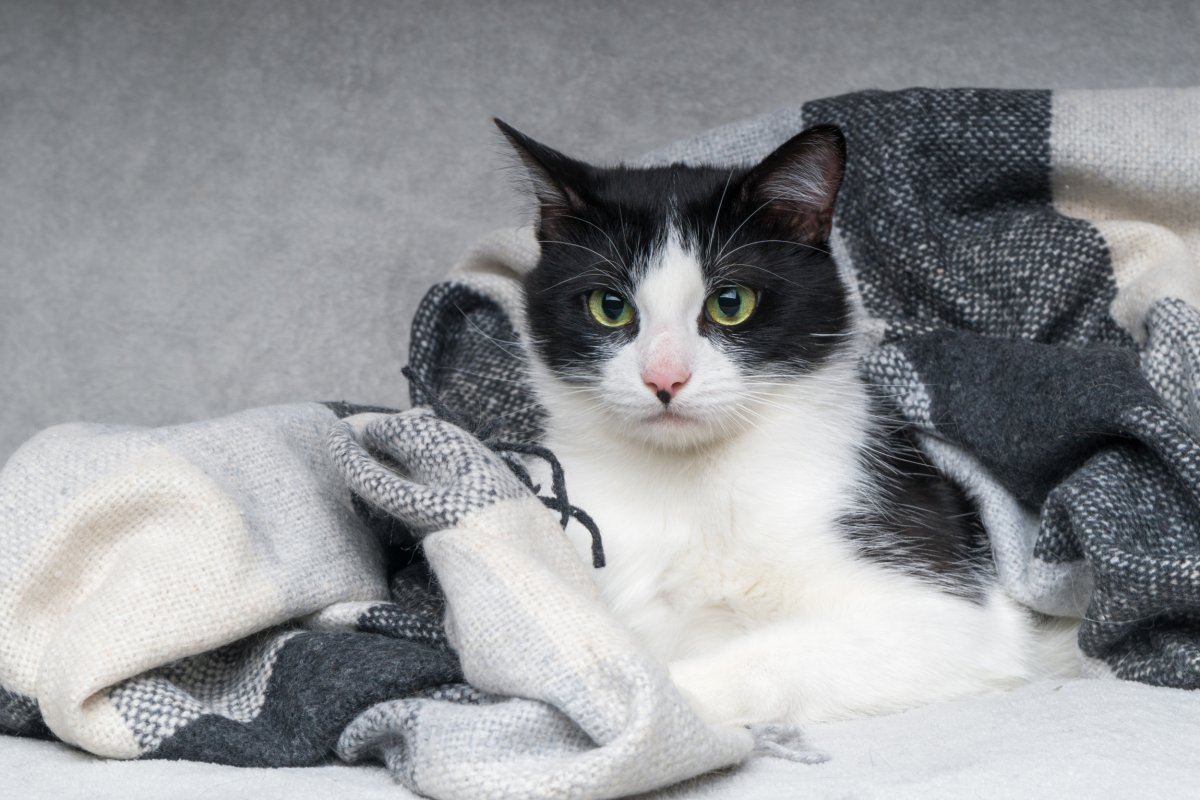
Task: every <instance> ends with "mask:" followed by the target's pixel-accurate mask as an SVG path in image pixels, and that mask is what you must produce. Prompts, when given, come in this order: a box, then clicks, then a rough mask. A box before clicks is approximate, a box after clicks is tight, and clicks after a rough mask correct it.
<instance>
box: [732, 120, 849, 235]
mask: <svg viewBox="0 0 1200 800" xmlns="http://www.w3.org/2000/svg"><path fill="white" fill-rule="evenodd" d="M845 165H846V137H845V136H843V135H842V131H841V129H839V128H837V127H835V126H833V125H817V126H815V127H812V128H808V129H807V130H805V131H802V132H801V133H799V134H797V135H796V136H793V137H792V138H791V139H788V140H787V141H786V142H784V143H783V144H782V145H780V146H779V147H778V148H776V150H775V152H773V153H771V154H770V155H769V156H767V157H766V158H765V159H763V160H762V162H761V163H759V165H758V166H756V167H754V168H753V169H752V170H750V173H749V174H748V175H747V176H746V179H745V182H744V183H743V184H742V187H743V193H744V195H745V197H746V201H747V203H749V204H750V205H751V206H752V207H753V208H754V209H758V208H760V207H765V210H766V211H768V213H770V214H771V215H772V216H774V217H775V218H776V219H778V220H780V221H781V222H782V223H783V224H785V225H787V226H788V227H789V228H790V229H791V230H792V232H793V234H795V235H796V236H797V237H799V239H800V240H801V241H809V242H825V241H828V240H829V236H830V233H831V231H832V229H833V207H834V201H835V200H836V199H837V193H838V189H839V188H840V187H841V185H842V174H843V172H844V170H845Z"/></svg>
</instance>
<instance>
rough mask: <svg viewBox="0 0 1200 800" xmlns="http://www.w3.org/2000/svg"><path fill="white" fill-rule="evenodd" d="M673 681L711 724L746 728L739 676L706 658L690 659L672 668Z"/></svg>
mask: <svg viewBox="0 0 1200 800" xmlns="http://www.w3.org/2000/svg"><path fill="white" fill-rule="evenodd" d="M668 670H669V671H670V673H671V681H672V682H674V684H675V687H676V688H677V689H679V691H680V693H681V694H682V695H683V696H684V697H685V698H686V699H687V700H688V702H689V703H691V706H692V709H693V710H695V712H696V714H697V715H698V716H699V717H700V719H702V720H704V721H705V722H707V723H708V724H709V725H744V724H747V723H746V722H745V721H744V720H743V719H742V717H743V716H744V713H743V711H744V710H743V709H741V708H740V704H739V702H738V697H737V695H738V694H739V690H738V687H737V684H736V677H735V676H732V675H728V674H726V673H725V672H724V671H722V670H720V669H718V668H715V667H714V665H713V664H712V663H711V662H707V661H706V660H705V659H699V658H690V659H684V660H681V661H674V662H672V663H671V664H670V665H668Z"/></svg>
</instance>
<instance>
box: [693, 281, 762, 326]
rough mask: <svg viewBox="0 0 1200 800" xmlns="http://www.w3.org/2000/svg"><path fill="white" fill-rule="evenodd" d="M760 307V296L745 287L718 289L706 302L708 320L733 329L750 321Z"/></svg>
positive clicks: (705, 309) (705, 308)
mask: <svg viewBox="0 0 1200 800" xmlns="http://www.w3.org/2000/svg"><path fill="white" fill-rule="evenodd" d="M757 305H758V295H757V294H755V292H754V290H753V289H749V288H747V287H745V286H726V287H724V288H721V289H717V290H716V291H715V292H713V293H712V294H710V295H709V296H708V299H707V300H705V301H704V311H705V313H707V314H708V318H709V319H710V320H712V321H713V322H715V323H717V324H718V325H724V326H726V327H732V326H733V325H741V324H742V323H743V322H745V321H746V320H748V319H750V315H751V314H753V313H754V308H755V307H756V306H757Z"/></svg>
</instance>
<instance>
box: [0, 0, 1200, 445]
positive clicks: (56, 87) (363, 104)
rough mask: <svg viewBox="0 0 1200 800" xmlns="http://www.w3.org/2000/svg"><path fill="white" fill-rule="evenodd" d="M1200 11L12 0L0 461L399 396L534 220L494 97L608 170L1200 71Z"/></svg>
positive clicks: (1, 128)
mask: <svg viewBox="0 0 1200 800" xmlns="http://www.w3.org/2000/svg"><path fill="white" fill-rule="evenodd" d="M1198 41H1200V2H1195V1H1193V0H1177V2H1162V1H1161V0H1150V1H1147V2H1138V3H1136V4H1135V3H1132V2H1129V0H1121V1H1117V0H1102V1H1096V0H1093V1H1091V2H1083V1H1081V0H1072V1H1071V2H1064V1H1063V0H1060V1H1059V2H1055V3H1048V2H1046V3H1043V2H1013V0H994V1H993V2H990V3H987V4H986V5H983V4H980V5H975V4H968V3H953V2H949V1H948V0H941V2H913V1H910V0H890V1H888V0H875V1H874V2H872V1H871V0H853V1H850V0H824V2H792V3H782V2H754V3H750V2H746V3H734V2H691V3H688V2H660V3H650V2H641V3H620V2H612V3H599V2H596V3H589V4H568V3H562V2H532V1H530V2H510V3H501V2H483V1H481V0H476V1H475V2H462V1H460V2H445V3H432V2H431V3H416V2H366V0H360V1H359V2H319V3H318V2H294V1H293V2H240V3H233V2H164V3H147V2H119V3H118V2H86V3H85V2H77V3H68V2H48V1H47V0H27V1H23V0H0V277H2V278H3V281H2V283H0V460H3V459H5V458H7V456H8V455H9V454H10V453H11V452H12V450H13V449H14V448H15V447H16V446H17V445H18V444H19V443H20V442H21V441H22V440H24V439H25V438H27V437H28V436H30V435H31V434H32V433H34V432H35V431H36V430H38V429H39V428H42V427H45V426H47V425H50V424H53V423H56V422H61V421H67V420H73V419H85V420H102V421H114V422H129V423H137V424H166V423H171V422H176V421H184V420H189V419H195V418H201V417H208V416H214V415H218V414H222V413H225V412H228V411H232V410H235V409H239V408H244V407H247V406H254V405H263V404H269V403H277V402H289V401H296V400H308V399H333V398H346V399H351V400H355V401H358V402H364V403H382V404H399V403H402V402H403V398H404V397H405V396H406V393H405V390H404V383H403V380H402V378H401V377H400V375H399V368H400V366H401V365H402V364H403V363H404V359H405V352H406V347H407V335H408V333H407V331H408V324H409V320H410V318H411V316H412V312H413V310H414V308H415V305H416V303H417V302H418V300H419V299H420V297H421V295H422V294H423V293H424V291H425V289H426V288H428V286H429V285H430V284H431V283H432V282H434V281H435V280H436V279H437V278H438V276H439V275H441V274H442V273H443V272H444V271H445V270H446V269H447V268H448V267H449V266H450V265H451V264H452V263H453V261H454V260H455V259H456V258H457V257H458V255H459V254H461V253H462V251H463V250H464V249H465V248H467V247H468V246H469V245H470V244H471V243H472V242H473V241H474V240H475V239H476V238H478V237H479V236H480V235H482V234H484V233H486V232H487V231H489V230H491V229H493V228H496V227H500V226H506V225H511V224H513V223H514V222H518V221H520V220H521V219H522V218H523V203H522V202H521V201H520V200H519V199H518V198H517V196H516V194H515V192H514V190H513V186H512V180H511V176H510V174H508V172H507V171H506V169H505V168H504V167H505V164H506V163H507V162H506V159H505V157H504V155H503V153H502V148H501V146H500V143H499V141H498V137H497V135H496V134H495V132H494V131H493V129H492V127H491V124H490V122H489V117H491V116H492V115H498V116H501V117H502V118H504V119H506V120H507V121H509V122H511V123H512V124H514V125H516V126H517V127H519V128H521V129H523V130H525V131H526V132H528V133H530V134H531V135H533V136H535V137H536V138H539V139H542V140H543V141H546V142H547V143H549V144H551V145H553V146H556V147H559V148H560V149H563V150H565V151H567V152H569V153H571V154H574V155H578V156H581V157H586V158H591V159H594V160H600V161H611V160H617V159H621V158H626V157H633V156H636V155H638V154H640V153H641V152H643V151H646V150H649V149H652V148H655V147H657V146H660V145H663V144H666V143H667V142H670V141H672V140H674V139H677V138H681V137H685V136H690V135H693V134H695V133H698V132H700V131H701V130H703V129H705V128H708V127H711V126H713V125H717V124H720V123H724V122H730V121H733V120H736V119H739V118H742V117H745V116H748V115H754V114H759V113H763V112H767V111H770V110H773V109H775V108H778V107H780V106H785V105H794V104H798V103H801V102H804V101H806V100H810V99H813V98H816V97H821V96H824V95H830V94H839V93H842V92H848V91H854V90H857V89H864V88H885V89H891V88H902V87H906V86H913V85H926V86H965V85H975V86H997V87H1049V88H1107V87H1124V86H1149V85H1157V86H1183V85H1194V84H1197V83H1200V44H1197V42H1198Z"/></svg>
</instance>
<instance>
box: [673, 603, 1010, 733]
mask: <svg viewBox="0 0 1200 800" xmlns="http://www.w3.org/2000/svg"><path fill="white" fill-rule="evenodd" d="M1024 616H1025V615H1024V614H1023V613H1021V612H1018V611H1016V609H1015V608H1012V607H1011V605H1010V604H1007V603H1005V604H1001V605H1000V606H997V604H996V603H995V602H992V603H985V604H984V605H982V606H979V605H975V604H972V603H968V602H966V601H961V600H958V599H955V598H949V597H936V596H935V597H933V598H932V599H930V598H922V599H919V600H918V601H916V602H909V603H906V602H904V601H903V600H897V602H895V603H894V604H893V605H892V606H891V607H889V608H884V607H881V606H875V607H871V608H863V609H850V608H847V609H843V610H841V611H840V612H829V613H827V614H825V615H822V616H819V617H814V618H803V619H794V620H787V621H781V622H777V623H773V624H770V625H767V626H764V627H762V628H760V629H758V630H754V631H750V632H748V633H745V634H742V635H739V636H737V637H734V638H732V639H730V640H729V641H727V642H725V643H724V644H722V645H720V646H719V647H717V648H716V649H714V650H712V651H711V652H708V653H704V654H702V655H699V656H694V657H690V658H686V659H681V660H678V661H675V662H673V663H671V664H670V666H669V669H670V673H671V678H672V679H673V680H674V682H675V685H676V686H677V687H679V689H680V690H681V691H682V692H683V693H684V695H685V696H686V697H688V699H689V700H691V701H692V704H693V706H694V707H695V709H696V711H697V712H698V713H699V714H700V716H701V717H702V718H703V719H704V720H705V721H706V722H709V723H711V724H716V725H755V724H768V723H784V724H799V723H805V722H820V721H825V720H832V719H847V718H851V717H856V716H863V715H869V714H883V713H890V712H894V711H899V710H902V709H905V708H911V707H914V706H918V705H922V704H924V703H929V702H933V701H936V700H943V699H949V698H954V697H962V696H966V695H971V694H977V693H980V692H988V691H996V690H998V689H1004V688H1011V687H1012V686H1014V685H1016V684H1018V683H1020V682H1022V681H1023V680H1026V679H1028V677H1029V672H1028V668H1029V665H1028V662H1027V655H1028V647H1029V645H1030V640H1029V638H1028V637H1029V630H1028V628H1027V623H1025V622H1024V621H1023V620H1024Z"/></svg>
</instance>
